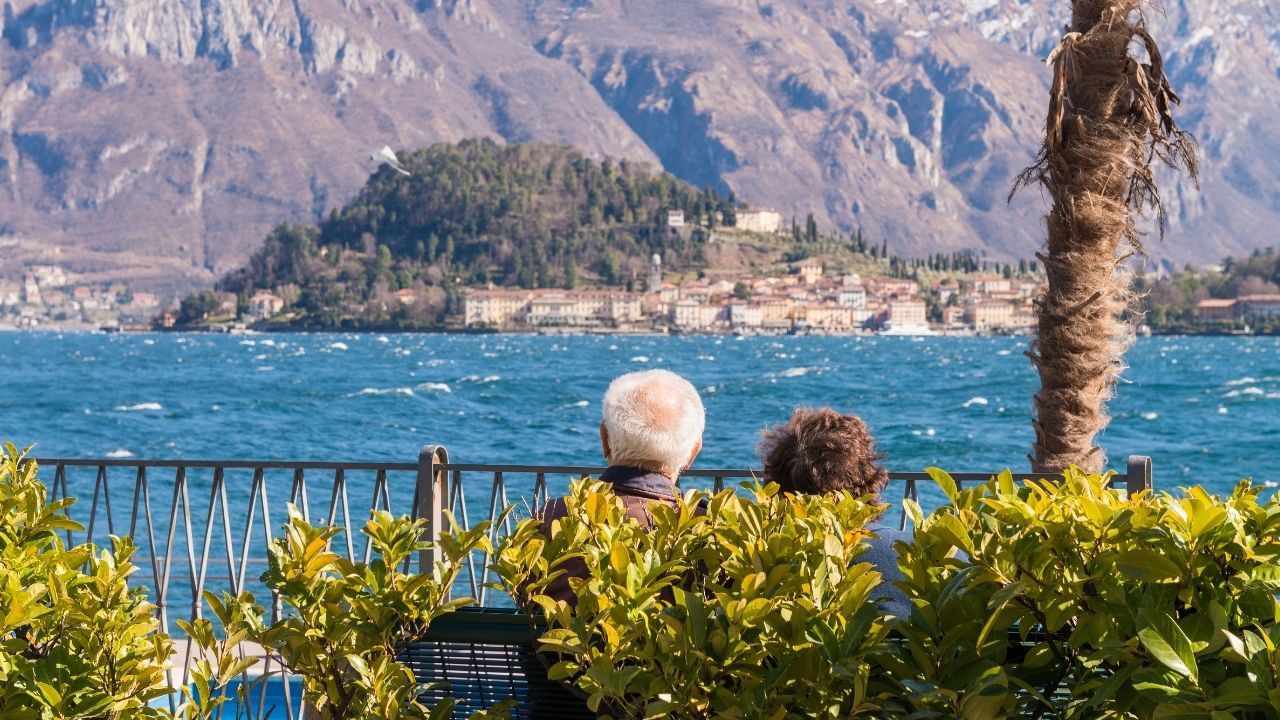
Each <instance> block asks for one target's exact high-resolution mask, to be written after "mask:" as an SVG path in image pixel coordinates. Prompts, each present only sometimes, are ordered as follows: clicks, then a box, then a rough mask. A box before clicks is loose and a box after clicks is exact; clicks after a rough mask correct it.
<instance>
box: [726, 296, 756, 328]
mask: <svg viewBox="0 0 1280 720" xmlns="http://www.w3.org/2000/svg"><path fill="white" fill-rule="evenodd" d="M763 324H764V314H763V312H762V310H761V307H760V306H759V305H755V304H747V303H745V302H736V303H729V325H731V326H732V327H735V328H758V327H760V326H761V325H763Z"/></svg>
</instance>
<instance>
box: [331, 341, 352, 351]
mask: <svg viewBox="0 0 1280 720" xmlns="http://www.w3.org/2000/svg"><path fill="white" fill-rule="evenodd" d="M329 349H330V350H347V349H349V348H348V347H347V344H346V343H344V342H336V343H329Z"/></svg>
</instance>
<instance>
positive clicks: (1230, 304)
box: [1196, 298, 1236, 321]
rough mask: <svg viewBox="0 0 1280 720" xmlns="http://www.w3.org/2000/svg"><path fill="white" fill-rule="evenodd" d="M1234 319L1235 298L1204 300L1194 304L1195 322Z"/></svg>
mask: <svg viewBox="0 0 1280 720" xmlns="http://www.w3.org/2000/svg"><path fill="white" fill-rule="evenodd" d="M1235 318H1236V299H1235V298H1227V299H1220V298H1206V299H1204V300H1201V301H1200V302H1198V303H1196V319H1197V320H1210V321H1212V320H1234V319H1235Z"/></svg>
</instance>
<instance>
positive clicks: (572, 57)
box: [0, 0, 1280, 292]
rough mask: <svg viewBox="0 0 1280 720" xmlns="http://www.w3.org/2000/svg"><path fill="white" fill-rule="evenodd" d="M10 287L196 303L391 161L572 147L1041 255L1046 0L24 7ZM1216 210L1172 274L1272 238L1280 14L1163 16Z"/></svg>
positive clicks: (950, 240)
mask: <svg viewBox="0 0 1280 720" xmlns="http://www.w3.org/2000/svg"><path fill="white" fill-rule="evenodd" d="M2 5H3V15H2V17H0V36H2V37H3V40H2V41H0V277H12V276H15V275H19V274H20V273H21V272H22V267H23V266H25V265H27V264H30V263H33V262H57V263H59V264H62V265H64V266H66V267H67V268H69V269H71V270H75V271H77V272H80V273H84V274H85V276H86V277H88V278H90V279H98V280H106V279H116V278H129V279H131V281H132V282H134V284H135V286H138V287H149V288H155V289H168V290H171V291H174V292H180V291H185V290H187V289H190V288H194V287H199V286H207V285H209V284H211V283H212V282H213V280H214V279H215V277H216V276H217V275H220V274H222V273H224V272H226V271H228V270H231V269H233V268H235V267H237V266H239V265H240V264H242V263H243V262H244V261H245V259H246V258H247V257H248V256H249V254H250V253H251V252H252V251H253V250H254V249H255V248H256V247H258V246H259V245H260V243H261V242H262V239H263V237H264V236H265V235H266V234H267V232H268V231H269V230H270V228H271V227H273V226H275V225H276V224H278V223H281V222H285V221H290V222H315V221H317V220H320V219H322V218H324V217H326V216H327V215H328V213H329V212H330V211H331V210H332V209H333V208H335V207H338V206H341V205H342V204H343V203H344V202H346V201H347V200H348V199H350V197H351V196H353V195H354V193H355V192H356V191H357V190H358V189H359V188H360V187H361V186H362V184H363V183H364V181H365V179H366V178H367V177H368V176H369V174H370V173H371V172H373V171H374V170H376V169H377V162H376V161H375V160H373V159H371V157H370V152H371V151H372V150H374V149H376V148H380V147H382V145H384V144H389V145H391V146H392V147H395V148H397V149H403V150H414V149H417V148H420V147H425V146H428V145H430V144H432V143H435V142H440V141H455V140H460V139H463V138H468V137H489V138H492V139H495V140H497V141H499V142H504V141H505V142H527V141H544V142H557V143H563V144H567V145H573V146H576V147H578V148H580V149H582V150H583V151H584V152H585V153H587V154H588V155H589V156H591V157H595V158H601V157H604V156H611V157H615V158H619V159H627V160H629V161H632V162H646V163H649V164H651V165H653V166H655V167H661V168H663V169H665V170H667V171H669V172H671V173H673V174H675V175H676V176H678V177H680V178H682V179H684V180H685V181H687V182H689V183H691V184H694V185H696V186H699V187H703V186H710V187H713V188H716V189H717V190H719V191H721V192H723V193H727V192H729V191H732V192H734V193H735V194H736V197H738V198H739V199H742V200H745V201H748V202H750V203H751V204H752V205H755V206H768V207H773V208H775V209H777V210H780V211H782V212H783V213H784V215H787V216H791V215H796V216H799V217H801V218H803V217H804V216H805V215H806V214H808V213H813V214H814V216H815V218H816V219H817V220H818V222H819V223H820V224H821V225H823V226H824V227H828V228H831V229H839V230H843V231H846V232H847V231H851V230H853V229H855V228H861V229H862V230H863V232H864V233H865V234H866V236H867V237H868V238H877V239H878V238H884V239H887V240H888V242H889V246H890V249H891V250H892V251H893V252H894V253H895V254H899V255H903V256H911V255H924V254H927V253H933V252H950V251H954V250H959V249H979V250H982V251H985V252H986V253H988V254H989V255H990V256H993V257H996V258H1004V259H1011V258H1023V257H1030V256H1031V254H1032V253H1033V252H1034V251H1035V249H1036V248H1037V247H1038V246H1039V245H1040V243H1041V241H1042V235H1043V222H1042V220H1041V215H1042V214H1043V212H1044V209H1045V200H1044V198H1042V197H1040V195H1039V194H1038V193H1036V192H1035V191H1030V192H1024V193H1022V194H1020V195H1019V196H1017V197H1015V198H1014V200H1013V201H1012V203H1007V202H1006V196H1007V194H1008V190H1009V188H1010V185H1011V182H1012V179H1013V177H1014V175H1015V174H1016V173H1017V172H1018V171H1019V170H1020V169H1021V168H1022V167H1023V166H1025V165H1026V164H1028V163H1029V162H1030V160H1031V158H1032V156H1033V155H1034V153H1035V150H1036V147H1037V145H1038V142H1039V139H1040V136H1041V133H1042V123H1043V113H1044V108H1045V105H1046V97H1047V91H1048V75H1049V73H1048V70H1047V69H1046V68H1045V67H1044V66H1043V64H1042V63H1041V59H1042V58H1043V57H1044V56H1045V55H1046V54H1047V53H1048V51H1049V50H1050V49H1052V47H1053V46H1054V44H1055V43H1056V42H1057V40H1058V38H1059V36H1060V34H1061V27H1062V25H1063V24H1064V23H1065V22H1066V20H1067V17H1066V15H1067V10H1068V5H1069V4H1068V3H1066V2H1065V1H1062V2H1053V3H1051V2H1048V0H846V1H844V2H834V1H827V0H812V1H810V0H772V1H762V0H5V1H4V2H3V3H2ZM1149 23H1150V25H1151V28H1152V31H1153V33H1154V34H1155V35H1156V37H1157V39H1158V40H1160V42H1161V43H1162V46H1163V47H1164V49H1165V53H1166V57H1167V60H1168V62H1169V66H1170V69H1171V76H1172V79H1173V82H1174V85H1175V87H1176V89H1177V90H1178V91H1179V92H1180V94H1181V95H1182V97H1183V105H1182V107H1181V109H1180V117H1181V119H1182V121H1183V123H1184V124H1185V126H1186V127H1187V128H1188V129H1190V130H1191V131H1193V132H1194V133H1195V134H1196V135H1197V137H1198V138H1199V140H1200V143H1201V147H1202V153H1203V156H1202V162H1203V168H1204V173H1203V179H1202V187H1201V188H1200V189H1199V190H1197V189H1196V188H1195V187H1194V186H1192V185H1191V184H1190V183H1189V182H1188V181H1186V180H1185V179H1183V178H1179V177H1176V176H1173V175H1169V176H1168V177H1167V178H1166V181H1165V184H1164V190H1165V199H1166V201H1167V204H1168V209H1169V210H1170V214H1171V216H1170V225H1169V229H1168V232H1167V234H1166V236H1165V237H1164V239H1163V241H1157V240H1155V239H1154V238H1153V239H1152V240H1151V241H1150V242H1149V243H1148V249H1149V251H1150V253H1151V255H1152V256H1153V257H1154V258H1156V259H1159V260H1162V261H1164V262H1166V263H1170V264H1171V263H1178V264H1181V263H1183V262H1188V261H1194V262H1215V261H1217V260H1219V259H1221V258H1223V257H1224V256H1227V255H1232V254H1241V253H1245V252H1248V251H1249V250H1251V249H1254V248H1257V247H1260V246H1266V245H1269V244H1272V243H1273V242H1274V240H1273V237H1274V230H1273V228H1275V227H1276V226H1277V225H1278V224H1280V193H1278V192H1277V190H1276V188H1277V187H1280V141H1277V138H1280V120H1278V119H1277V113H1276V112H1275V109H1276V102H1277V100H1276V98H1278V97H1280V70H1278V68H1280V8H1277V7H1276V6H1275V4H1273V3H1264V2H1258V1H1257V0H1166V2H1165V3H1164V6H1163V7H1162V8H1161V9H1160V11H1159V12H1158V13H1155V12H1153V14H1152V15H1151V17H1150V18H1149Z"/></svg>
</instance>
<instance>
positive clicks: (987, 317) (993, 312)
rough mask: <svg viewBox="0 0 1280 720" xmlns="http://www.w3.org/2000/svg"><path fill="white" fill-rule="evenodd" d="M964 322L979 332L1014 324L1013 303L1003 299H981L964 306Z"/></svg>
mask: <svg viewBox="0 0 1280 720" xmlns="http://www.w3.org/2000/svg"><path fill="white" fill-rule="evenodd" d="M964 322H965V324H967V325H969V326H970V327H972V328H973V329H974V330H976V331H978V332H987V331H993V330H1000V329H1002V328H1009V327H1012V326H1013V305H1011V304H1010V303H1008V302H1005V301H1003V300H981V301H977V302H970V303H968V304H966V305H965V307H964Z"/></svg>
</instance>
